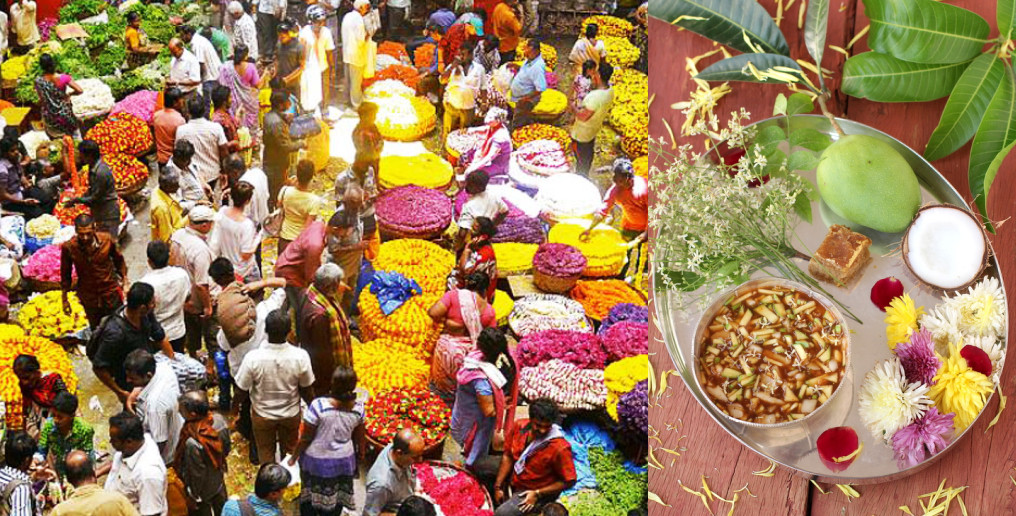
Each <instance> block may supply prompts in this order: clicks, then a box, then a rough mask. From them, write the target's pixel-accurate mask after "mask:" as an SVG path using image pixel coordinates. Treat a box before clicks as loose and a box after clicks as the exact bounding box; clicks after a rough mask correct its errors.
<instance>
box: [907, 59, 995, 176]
mask: <svg viewBox="0 0 1016 516" xmlns="http://www.w3.org/2000/svg"><path fill="white" fill-rule="evenodd" d="M1004 73H1005V65H1004V64H1002V60H1001V59H999V58H998V57H997V56H996V55H995V54H981V55H980V56H978V57H977V59H974V62H972V63H970V66H969V67H967V69H966V70H965V71H964V72H963V75H962V76H961V77H960V80H959V81H957V82H956V86H953V90H952V94H950V95H949V100H948V101H947V102H946V103H945V109H944V110H943V111H942V119H941V120H939V122H938V127H936V128H935V132H933V133H931V138H930V139H928V146H927V147H925V149H924V157H925V158H927V159H928V160H929V161H933V160H936V159H939V158H942V157H945V156H948V155H949V154H952V153H953V152H955V151H956V149H959V148H960V147H962V146H963V144H964V143H967V141H969V140H970V138H971V137H972V136H973V135H974V132H976V131H977V125H978V124H980V123H981V118H982V117H984V110H985V109H987V108H988V103H989V102H991V97H992V95H994V93H995V90H997V89H998V85H999V83H1000V82H1001V81H1002V75H1003V74H1004Z"/></svg>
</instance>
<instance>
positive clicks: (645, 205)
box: [581, 158, 649, 242]
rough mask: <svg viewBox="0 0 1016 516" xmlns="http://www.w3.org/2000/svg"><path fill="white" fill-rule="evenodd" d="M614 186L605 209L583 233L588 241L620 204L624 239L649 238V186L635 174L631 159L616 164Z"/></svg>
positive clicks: (618, 161)
mask: <svg viewBox="0 0 1016 516" xmlns="http://www.w3.org/2000/svg"><path fill="white" fill-rule="evenodd" d="M613 172H614V184H613V185H611V187H610V190H607V195H606V196H605V197H604V199H603V208H602V209H600V211H599V213H597V214H596V216H595V217H593V223H592V224H590V226H589V229H587V230H585V231H584V232H583V233H582V236H581V238H582V239H586V238H588V237H589V234H590V233H591V232H592V230H593V228H595V227H596V226H597V225H598V224H599V223H600V222H602V221H603V220H604V219H605V218H606V217H607V216H608V215H609V214H610V210H612V209H613V208H614V205H616V204H620V205H621V212H622V219H621V235H622V236H623V237H624V239H625V240H629V241H636V240H637V241H640V242H641V241H642V240H645V238H646V227H647V224H648V220H649V184H648V182H647V181H646V180H645V178H643V177H639V176H636V175H635V169H634V168H632V164H631V160H630V159H628V158H618V159H616V160H614V165H613Z"/></svg>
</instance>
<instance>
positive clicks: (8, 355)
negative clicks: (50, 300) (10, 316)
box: [0, 325, 78, 429]
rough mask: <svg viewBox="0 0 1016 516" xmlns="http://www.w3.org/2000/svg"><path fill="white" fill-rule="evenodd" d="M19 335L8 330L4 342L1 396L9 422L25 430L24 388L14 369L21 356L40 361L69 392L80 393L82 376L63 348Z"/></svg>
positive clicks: (0, 353) (0, 345) (0, 354)
mask: <svg viewBox="0 0 1016 516" xmlns="http://www.w3.org/2000/svg"><path fill="white" fill-rule="evenodd" d="M5 326H7V325H5ZM16 333H17V332H16V331H15V330H14V329H12V328H4V329H3V339H2V340H0V397H2V398H3V401H4V403H5V404H6V405H7V415H6V421H7V426H8V427H9V428H11V429H21V428H22V426H23V425H24V414H23V409H22V398H21V386H20V385H18V377H17V376H15V375H14V369H13V368H12V367H13V365H14V359H15V358H17V356H18V355H32V356H34V357H35V358H37V359H38V360H39V368H40V369H41V370H42V372H43V373H58V374H59V375H60V377H61V378H63V381H64V383H65V384H67V389H69V390H70V391H71V392H76V391H77V390H78V377H77V375H75V374H74V366H73V364H71V360H70V358H68V357H67V352H66V351H64V349H63V347H61V346H60V345H59V344H56V343H54V342H53V341H51V340H49V339H45V338H42V337H29V336H24V335H21V336H17V335H16Z"/></svg>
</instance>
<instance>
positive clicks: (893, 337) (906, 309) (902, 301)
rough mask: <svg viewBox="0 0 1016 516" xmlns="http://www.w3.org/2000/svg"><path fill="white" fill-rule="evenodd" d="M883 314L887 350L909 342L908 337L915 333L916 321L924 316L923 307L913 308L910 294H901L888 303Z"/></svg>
mask: <svg viewBox="0 0 1016 516" xmlns="http://www.w3.org/2000/svg"><path fill="white" fill-rule="evenodd" d="M885 314H886V315H885V323H886V327H885V336H886V340H888V342H889V349H893V350H894V349H896V345H897V344H899V343H901V342H906V341H908V340H910V335H911V334H913V333H914V332H915V331H917V319H919V318H920V317H921V316H922V315H924V307H923V306H919V307H915V306H914V300H913V299H911V298H910V294H903V296H902V297H897V298H895V299H893V300H892V302H891V303H889V306H888V307H887V308H886V309H885Z"/></svg>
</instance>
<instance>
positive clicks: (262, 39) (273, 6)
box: [254, 0, 286, 62]
mask: <svg viewBox="0 0 1016 516" xmlns="http://www.w3.org/2000/svg"><path fill="white" fill-rule="evenodd" d="M255 3H256V4H257V6H258V7H257V9H258V18H257V20H255V22H254V25H255V28H256V29H257V33H258V47H259V49H260V50H261V59H262V60H264V61H265V62H271V61H274V60H275V43H276V41H277V40H278V37H277V36H276V35H277V34H278V33H279V22H281V21H282V20H284V19H285V18H286V0H260V1H258V2H255Z"/></svg>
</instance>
